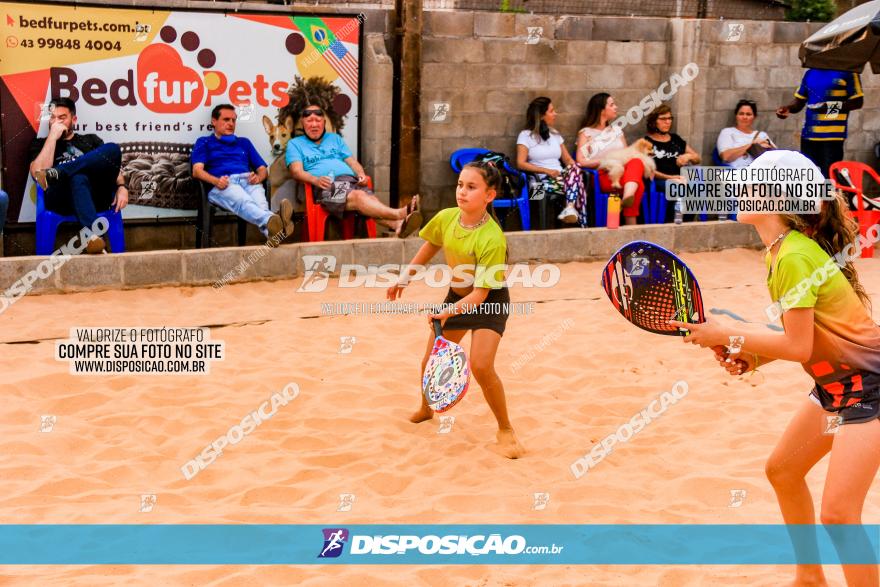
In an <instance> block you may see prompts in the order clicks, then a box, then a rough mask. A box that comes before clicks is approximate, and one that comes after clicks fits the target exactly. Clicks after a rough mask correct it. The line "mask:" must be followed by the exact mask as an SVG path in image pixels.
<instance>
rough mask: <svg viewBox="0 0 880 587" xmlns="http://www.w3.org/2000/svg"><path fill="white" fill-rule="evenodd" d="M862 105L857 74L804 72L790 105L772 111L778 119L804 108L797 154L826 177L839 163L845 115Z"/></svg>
mask: <svg viewBox="0 0 880 587" xmlns="http://www.w3.org/2000/svg"><path fill="white" fill-rule="evenodd" d="M863 104H864V94H863V93H862V82H861V80H860V79H859V74H857V73H850V72H848V71H835V70H830V69H808V70H807V72H806V73H805V74H804V77H803V79H802V80H801V85H800V87H798V89H797V91H796V92H795V93H794V102H792V103H791V104H786V105H785V106H780V107H779V108H777V109H776V116H777V117H779V118H782V119H785V118H788V115H789V114H796V113H798V112H800V111H801V110H803V108H804V106H806V107H807V112H806V117H805V119H804V129H803V131H801V153H803V154H804V155H806V156H807V157H808V158H809V159H810V160H811V161H812V162H813V163H815V164H816V166H817V167H818V168H819V169H820V170H821V171H822V175H823V176H825V177H829V175H828V168H829V167H831V164H832V163H835V162H837V161H843V142H844V141H845V140H846V124H847V122H848V119H849V113H850V112H852V111H853V110H858V109H859V108H861V107H862V105H863Z"/></svg>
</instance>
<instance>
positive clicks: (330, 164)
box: [285, 104, 422, 238]
mask: <svg viewBox="0 0 880 587" xmlns="http://www.w3.org/2000/svg"><path fill="white" fill-rule="evenodd" d="M300 120H301V121H302V127H303V132H305V134H304V135H302V136H298V137H296V138H295V139H291V140H290V142H288V143H287V153H286V156H285V162H286V163H287V167H288V168H289V169H290V174H291V175H292V176H293V179H295V180H296V181H299V182H302V183H308V184H311V185H313V186H314V194H315V201H316V202H317V203H318V204H320V205H321V206H323V207H324V209H325V210H327V212H329V213H330V214H333V215H334V216H336V217H338V218H342V216H343V214H344V213H345V211H346V210H356V211H358V212H360V213H361V214H363V215H365V216H369V217H371V218H374V219H375V220H376V221H377V222H379V223H381V224H384V225H385V226H388V227H389V228H391V229H392V230H394V233H395V234H396V235H397V236H398V237H400V238H405V237H407V236H409V235H410V234H412V233H413V232H415V231H416V230H418V228H419V226H421V224H422V215H421V212H420V211H419V197H418V195H416V196H413V197H412V200H411V201H410V204H409V205H408V206H406V207H404V208H397V209H395V208H389V207H388V206H386V205H385V204H383V203H382V202H380V201H379V199H378V198H376V196H374V195H373V193H372V192H371V191H370V190H368V189H367V188H366V185H367V174H366V173H365V172H364V168H363V167H362V166H361V164H360V163H358V160H357V159H355V158H354V156H353V155H352V153H351V149H349V148H348V145H346V144H345V141H343V140H342V137H340V136H339V135H338V134H336V133H334V132H326V130H327V129H326V127H325V124H324V121H325V119H324V109H323V108H322V107H321V106H319V105H317V104H309V105H307V106H306V107H305V108H303V109H302V110H301V111H300Z"/></svg>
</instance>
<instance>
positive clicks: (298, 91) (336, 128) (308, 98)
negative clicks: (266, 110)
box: [278, 76, 345, 136]
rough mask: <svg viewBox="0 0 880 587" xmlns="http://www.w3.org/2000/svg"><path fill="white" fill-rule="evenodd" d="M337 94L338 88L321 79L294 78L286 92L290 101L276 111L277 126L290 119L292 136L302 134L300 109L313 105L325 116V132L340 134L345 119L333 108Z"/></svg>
mask: <svg viewBox="0 0 880 587" xmlns="http://www.w3.org/2000/svg"><path fill="white" fill-rule="evenodd" d="M339 94H340V92H339V88H337V87H336V86H335V85H333V84H332V83H330V82H328V81H327V80H325V79H324V78H322V77H310V78H307V79H303V78H301V77H300V76H296V78H295V79H294V82H293V84H291V86H290V89H288V90H287V95H288V96H290V101H288V103H287V104H286V105H285V106H282V107H281V108H279V109H278V124H284V123H285V122H286V121H287V120H288V119H290V120H291V122H292V126H293V129H294V131H293V132H294V136H296V135H300V134H302V127H301V126H300V113H301V111H302V108H303V106H305V105H306V104H315V105H317V106H320V108H321V110H323V111H324V112H325V113H326V114H327V118H326V120H325V125H326V128H327V131H328V132H335V133H342V128H343V127H344V126H345V117H344V116H342V115H341V114H339V112H337V111H336V109H335V108H334V107H333V104H334V103H335V101H336V98H337V96H339Z"/></svg>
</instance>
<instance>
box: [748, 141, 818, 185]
mask: <svg viewBox="0 0 880 587" xmlns="http://www.w3.org/2000/svg"><path fill="white" fill-rule="evenodd" d="M748 168H749V169H792V170H802V171H807V170H812V174H808V177H810V181H809V183H824V182H825V176H824V175H822V171H821V170H820V169H819V167H818V166H816V164H815V163H813V162H812V161H810V159H809V158H807V156H806V155H804V154H802V153H798V152H797V151H785V150H783V149H776V150H773V151H767V152H765V153H763V154H762V155H760V156H759V157H758V158H757V159H755V160H754V161H752V162H751V164H750V165H749V167H748Z"/></svg>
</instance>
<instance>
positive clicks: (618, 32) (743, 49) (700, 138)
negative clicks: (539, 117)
mask: <svg viewBox="0 0 880 587" xmlns="http://www.w3.org/2000/svg"><path fill="white" fill-rule="evenodd" d="M730 24H731V23H730V22H728V21H716V20H693V19H675V18H672V19H669V18H644V17H642V18H620V17H591V16H577V15H567V16H551V15H538V14H510V13H501V12H463V11H440V10H435V11H426V13H425V27H424V29H425V35H424V38H423V43H424V45H423V54H422V57H423V65H422V162H421V171H422V195H423V202H424V207H425V208H426V209H427V210H428V211H432V210H437V209H441V208H443V207H447V206H450V205H453V203H454V193H453V186H454V184H455V179H456V177H455V174H453V172H452V170H451V169H450V167H449V155H450V154H451V153H452V152H453V151H455V150H456V149H458V148H462V147H484V148H487V149H492V150H497V151H503V152H505V153H507V154H508V155H509V156H510V157H511V158H513V157H514V155H515V153H516V146H515V143H516V136H517V134H518V133H519V131H520V130H521V128H522V126H523V125H524V122H525V110H526V106H527V105H528V103H529V101H530V100H532V99H533V98H535V97H537V96H541V95H546V96H549V97H550V98H551V99H552V100H553V102H554V105H555V107H556V110H557V112H559V117H558V119H557V124H556V127H557V129H558V130H559V131H560V132H561V133H562V134H563V136H564V137H565V139H566V144H567V145H568V146H569V147H570V148H572V147H573V146H574V141H575V139H576V134H577V131H578V129H579V126H580V121H581V118H582V117H583V114H584V110H585V108H586V104H587V101H588V100H589V98H590V96H592V95H593V94H594V93H596V92H600V91H608V92H609V93H611V94H612V95H613V96H614V98H615V101H616V102H617V104H618V108H619V114H621V115H622V114H625V113H626V111H627V110H628V109H629V108H631V107H633V106H635V105H637V104H638V103H639V101H640V100H642V98H643V97H645V96H646V95H648V94H649V93H650V92H651V91H652V90H655V89H656V88H657V86H658V85H659V84H660V82H662V81H665V80H668V79H669V77H670V75H671V74H672V73H680V72H681V71H682V68H683V67H684V66H685V65H686V64H687V63H690V62H694V63H696V64H697V65H698V66H699V68H700V73H699V75H698V76H697V78H696V79H694V80H693V81H692V82H691V83H690V84H688V85H687V86H684V87H683V88H681V89H680V90H679V91H678V93H677V94H676V95H675V96H674V97H673V98H672V99H671V100H670V101H669V104H670V106H671V107H672V108H673V113H674V114H675V116H676V121H675V127H674V130H675V132H678V134H680V135H682V136H683V137H684V138H685V139H686V140H687V141H688V142H689V143H690V144H691V145H692V146H693V147H694V148H695V149H697V151H699V152H700V153H701V154H702V155H703V158H704V161H707V162H708V161H710V156H711V153H712V149H713V148H714V146H715V141H716V139H717V137H718V132H719V131H720V130H721V129H722V128H724V127H726V126H731V125H732V124H733V112H732V109H733V106H734V105H735V104H736V102H737V101H738V100H739V99H741V98H749V99H752V100H755V101H756V102H757V103H758V110H759V117H758V120H757V125H756V127H757V128H760V129H761V130H765V131H767V132H768V133H769V134H770V136H771V137H772V138H773V140H774V142H776V143H777V144H778V145H779V146H780V147H784V148H794V149H797V148H798V144H799V137H800V129H801V126H802V124H803V114H799V115H793V116H791V117H789V119H788V120H786V121H782V120H779V119H777V118H776V116H775V114H774V111H775V109H776V108H777V106H779V105H781V104H784V103H788V102H790V101H791V98H792V93H793V92H794V90H795V89H796V88H797V86H798V84H799V83H800V79H801V76H802V75H803V72H804V71H805V70H804V69H803V68H802V67H801V65H800V61H799V60H798V58H797V50H798V47H799V45H800V43H801V41H803V39H805V38H806V37H807V36H809V35H810V34H812V32H814V31H815V30H818V28H820V27H821V24H808V23H788V22H774V21H740V22H739V23H738V24H742V25H743V28H742V30H740V31H738V32H739V34H738V35H736V34H731V28H730ZM530 28H531V29H532V30H534V29H535V28H538V29H540V31H541V32H540V36H539V37H538V38H536V39H532V42H530V41H529V40H528V33H529V30H530ZM535 41H536V42H535ZM862 82H863V86H864V89H865V94H866V98H865V108H864V109H863V110H861V111H859V112H856V113H854V114H853V115H852V116H851V122H850V138H849V139H848V140H847V144H846V156H847V158H850V159H856V160H862V161H867V162H869V163H874V157H873V153H872V148H873V145H874V143H875V142H877V141H878V139H880V133H878V132H877V131H878V130H880V101H878V100H877V99H876V98H874V97H873V95H872V90H874V89H875V88H877V87H878V86H880V76H876V75H874V74H872V73H870V71H869V70H866V72H865V73H864V74H863V75H862ZM444 102H445V103H448V104H449V114H448V116H447V119H446V120H444V121H442V122H439V121H438V122H435V121H432V120H431V118H432V113H433V108H434V106H433V104H435V103H444ZM625 132H626V135H627V138H628V140H630V141H632V140H633V139H636V138H638V137H641V136H643V135H644V133H645V123H644V120H642V121H641V122H640V123H638V124H636V125H632V126H628V127H627V128H626V129H625Z"/></svg>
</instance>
